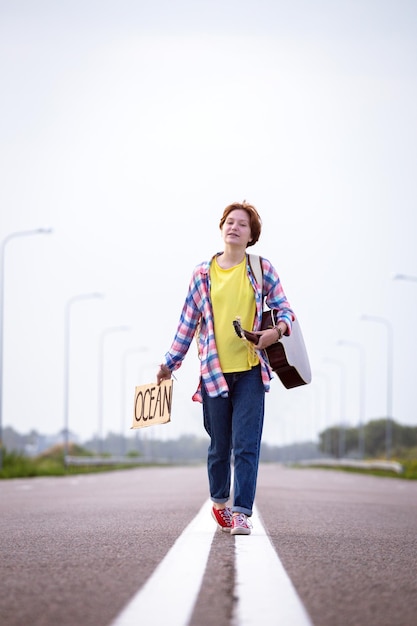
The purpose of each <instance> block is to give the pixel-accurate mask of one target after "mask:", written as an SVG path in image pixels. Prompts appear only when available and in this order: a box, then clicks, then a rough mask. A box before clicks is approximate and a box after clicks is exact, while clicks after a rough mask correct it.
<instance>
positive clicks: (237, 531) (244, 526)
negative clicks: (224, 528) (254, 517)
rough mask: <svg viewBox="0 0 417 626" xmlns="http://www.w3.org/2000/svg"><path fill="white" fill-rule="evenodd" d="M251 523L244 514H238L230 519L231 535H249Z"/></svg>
mask: <svg viewBox="0 0 417 626" xmlns="http://www.w3.org/2000/svg"><path fill="white" fill-rule="evenodd" d="M251 530H252V523H251V521H250V520H249V519H248V517H247V516H246V515H245V514H244V513H238V514H237V515H233V517H232V529H231V531H230V534H231V535H250V533H251Z"/></svg>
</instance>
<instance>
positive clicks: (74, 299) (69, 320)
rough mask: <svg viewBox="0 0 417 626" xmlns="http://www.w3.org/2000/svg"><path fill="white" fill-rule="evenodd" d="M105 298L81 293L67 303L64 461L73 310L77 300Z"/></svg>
mask: <svg viewBox="0 0 417 626" xmlns="http://www.w3.org/2000/svg"><path fill="white" fill-rule="evenodd" d="M98 298H104V295H103V294H101V293H95V292H93V293H81V294H79V295H77V296H73V297H72V298H70V299H69V300H68V301H67V303H66V305H65V329H64V333H65V339H64V463H66V460H65V459H66V458H67V455H68V452H69V379H70V334H71V311H72V306H73V304H74V303H75V302H80V301H81V300H95V299H98Z"/></svg>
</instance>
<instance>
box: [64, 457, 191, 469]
mask: <svg viewBox="0 0 417 626" xmlns="http://www.w3.org/2000/svg"><path fill="white" fill-rule="evenodd" d="M64 462H65V465H66V466H67V467H69V466H71V465H72V466H78V467H81V466H86V465H88V466H93V465H149V464H152V465H175V464H181V465H186V464H189V465H190V464H194V463H201V459H191V460H190V459H183V460H178V459H177V460H176V459H168V458H162V457H148V456H138V457H134V456H133V457H129V456H68V455H67V456H65V457H64Z"/></svg>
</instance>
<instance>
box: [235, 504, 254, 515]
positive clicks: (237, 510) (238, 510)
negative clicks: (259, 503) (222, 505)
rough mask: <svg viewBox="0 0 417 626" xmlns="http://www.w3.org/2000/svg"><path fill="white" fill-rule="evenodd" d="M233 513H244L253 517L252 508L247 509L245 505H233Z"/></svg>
mask: <svg viewBox="0 0 417 626" xmlns="http://www.w3.org/2000/svg"><path fill="white" fill-rule="evenodd" d="M232 513H244V514H245V515H247V516H248V517H251V515H252V511H251V510H250V509H245V507H244V506H232Z"/></svg>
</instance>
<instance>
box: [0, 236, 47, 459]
mask: <svg viewBox="0 0 417 626" xmlns="http://www.w3.org/2000/svg"><path fill="white" fill-rule="evenodd" d="M50 233H52V228H35V229H33V230H20V231H16V232H14V233H10V234H9V235H7V237H5V238H4V239H3V240H2V242H1V244H0V470H1V469H2V468H3V330H4V321H3V313H4V276H5V271H4V265H5V251H6V245H7V244H8V243H9V241H10V240H11V239H16V238H17V237H30V236H32V235H49V234H50Z"/></svg>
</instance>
